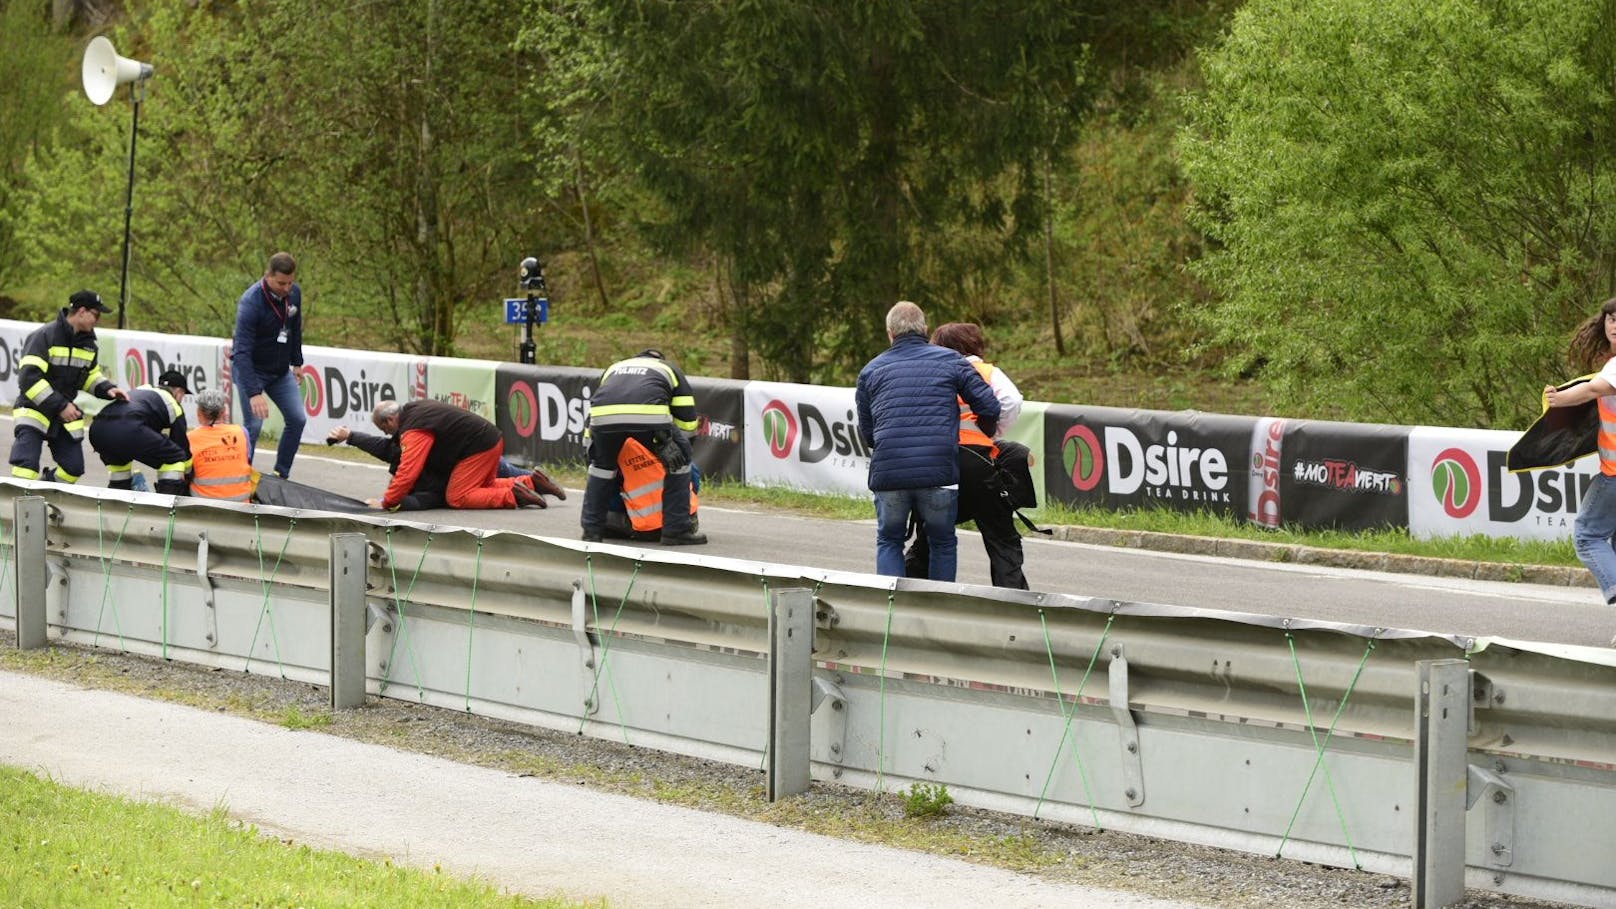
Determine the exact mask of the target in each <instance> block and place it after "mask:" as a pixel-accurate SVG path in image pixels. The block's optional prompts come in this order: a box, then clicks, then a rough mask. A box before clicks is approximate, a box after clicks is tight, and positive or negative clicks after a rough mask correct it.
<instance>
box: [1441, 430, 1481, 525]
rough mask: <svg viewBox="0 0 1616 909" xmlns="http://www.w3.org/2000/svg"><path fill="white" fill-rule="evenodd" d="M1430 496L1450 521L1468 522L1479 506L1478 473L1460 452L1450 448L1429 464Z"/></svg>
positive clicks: (1467, 454)
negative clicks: (1452, 519) (1431, 495)
mask: <svg viewBox="0 0 1616 909" xmlns="http://www.w3.org/2000/svg"><path fill="white" fill-rule="evenodd" d="M1431 492H1432V493H1434V494H1435V495H1436V500H1437V502H1439V503H1441V505H1442V510H1443V511H1444V512H1446V513H1447V515H1448V517H1450V518H1457V519H1463V518H1468V517H1470V515H1471V514H1472V513H1473V512H1474V511H1475V510H1476V506H1477V505H1480V504H1481V495H1482V490H1481V470H1480V469H1479V468H1478V467H1476V459H1475V458H1472V457H1471V456H1470V452H1468V451H1465V450H1464V449H1463V448H1449V449H1447V450H1445V451H1443V452H1441V453H1440V454H1438V455H1437V456H1436V459H1435V460H1433V461H1432V462H1431Z"/></svg>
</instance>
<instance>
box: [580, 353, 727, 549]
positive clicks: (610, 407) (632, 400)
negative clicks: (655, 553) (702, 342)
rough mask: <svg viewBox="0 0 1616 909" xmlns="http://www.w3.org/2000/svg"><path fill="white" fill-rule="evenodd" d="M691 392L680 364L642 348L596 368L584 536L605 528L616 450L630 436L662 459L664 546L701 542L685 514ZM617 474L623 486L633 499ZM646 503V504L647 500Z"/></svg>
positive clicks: (593, 538)
mask: <svg viewBox="0 0 1616 909" xmlns="http://www.w3.org/2000/svg"><path fill="white" fill-rule="evenodd" d="M696 416H697V414H696V396H695V394H694V393H693V392H692V391H691V388H690V381H689V380H688V379H686V378H685V375H684V373H682V372H680V371H679V367H677V366H674V365H673V364H672V363H669V362H668V361H667V359H666V358H665V357H663V356H662V352H661V351H659V350H649V349H647V350H642V351H640V352H639V353H638V354H637V355H635V356H633V357H630V358H629V359H627V360H620V361H618V362H616V363H613V364H612V365H611V366H608V367H607V368H606V371H605V372H603V373H601V376H600V383H599V384H598V385H597V386H596V388H595V393H594V394H593V395H591V396H590V399H589V426H588V433H589V482H588V485H586V486H585V487H584V504H583V509H582V514H581V515H580V517H579V524H580V525H581V526H582V527H583V538H584V539H585V540H586V541H589V542H592V543H598V542H600V540H601V539H602V537H603V535H604V534H605V531H606V508H607V503H608V502H609V501H610V500H611V499H612V497H613V496H616V495H617V494H618V491H617V472H618V456H619V455H620V454H621V453H622V451H623V446H624V445H626V444H627V443H628V442H629V440H631V439H632V440H634V441H635V442H638V443H639V444H640V445H642V446H644V447H645V449H646V450H647V451H649V452H651V453H652V454H655V455H656V457H657V459H658V460H660V461H661V462H662V465H663V467H664V469H665V470H666V474H665V475H664V478H663V480H664V482H663V485H662V496H661V502H660V508H661V512H662V522H661V523H662V545H664V546H699V545H701V544H703V543H706V542H707V537H705V536H703V535H702V534H699V533H697V532H696V528H695V524H694V522H693V520H692V518H691V513H690V460H691V451H690V440H689V439H688V438H686V437H685V433H687V432H693V431H695V429H696ZM631 483H632V480H631V478H629V477H628V476H626V475H625V476H624V478H623V486H624V489H625V490H627V491H629V492H630V495H631V496H632V497H634V498H639V496H638V495H635V494H634V490H633V489H632V488H631ZM645 504H646V505H647V506H648V505H649V504H650V502H649V500H646V502H645Z"/></svg>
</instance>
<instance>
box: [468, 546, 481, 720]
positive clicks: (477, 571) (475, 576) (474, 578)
mask: <svg viewBox="0 0 1616 909" xmlns="http://www.w3.org/2000/svg"><path fill="white" fill-rule="evenodd" d="M482 576H483V539H482V537H478V538H477V564H476V566H475V567H474V568H473V569H472V574H471V611H470V615H468V616H467V617H466V712H467V713H470V712H471V635H472V632H473V631H474V630H475V629H476V627H477V582H478V581H479V580H481V579H482Z"/></svg>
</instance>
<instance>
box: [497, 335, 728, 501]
mask: <svg viewBox="0 0 1616 909" xmlns="http://www.w3.org/2000/svg"><path fill="white" fill-rule="evenodd" d="M600 372H601V371H600V370H598V369H583V368H579V367H571V366H526V365H522V364H519V363H502V364H500V365H499V367H498V368H497V369H496V371H495V376H494V400H495V401H496V402H497V403H496V405H495V407H494V422H495V424H496V425H498V426H499V431H500V433H501V434H502V435H503V436H504V437H505V456H506V457H508V458H511V459H512V460H514V461H517V462H518V463H524V464H582V463H583V462H584V459H585V455H586V453H587V448H586V445H585V442H584V422H585V420H586V418H587V417H588V416H589V399H590V396H591V395H592V394H593V393H594V390H595V383H596V380H598V379H599V378H600ZM690 385H691V388H692V389H693V390H694V391H695V395H696V410H697V411H698V412H699V414H700V416H699V418H698V420H699V426H698V427H697V430H696V433H695V434H694V435H693V436H692V438H691V446H692V447H693V448H694V450H695V455H696V463H697V464H700V465H701V470H702V474H703V475H704V476H708V477H712V478H714V479H717V478H725V479H734V480H739V479H742V478H744V477H745V475H746V464H745V453H746V451H745V446H744V445H743V444H742V442H743V441H744V439H745V435H744V432H743V430H744V421H745V410H746V408H745V406H744V404H745V395H744V394H743V392H744V390H745V388H746V383H745V382H742V381H739V380H735V379H706V378H697V377H691V379H690Z"/></svg>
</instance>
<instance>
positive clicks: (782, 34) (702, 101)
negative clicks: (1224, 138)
mask: <svg viewBox="0 0 1616 909" xmlns="http://www.w3.org/2000/svg"><path fill="white" fill-rule="evenodd" d="M1078 12H1079V11H1078V7H1077V6H1076V4H1074V3H1071V2H1063V0H1040V2H1024V3H1018V4H1012V5H991V6H989V5H983V4H978V3H971V2H965V0H957V2H926V3H921V2H909V0H881V2H870V3H856V4H847V3H837V2H830V0H817V2H806V3H805V2H786V0H760V2H750V3H734V4H710V3H677V2H668V0H661V2H628V0H550V2H546V3H543V4H541V5H540V7H539V9H538V10H536V15H535V18H534V22H535V24H534V25H533V27H531V28H530V29H528V30H527V31H526V32H525V33H524V37H523V40H524V42H525V43H526V44H527V45H528V46H531V47H534V48H535V49H537V50H538V51H539V52H540V53H541V55H542V56H543V58H544V60H545V63H546V69H545V72H544V77H543V79H541V80H540V82H539V83H538V84H537V86H536V88H537V92H538V96H539V97H540V99H541V104H542V106H543V108H544V111H545V112H546V113H547V119H546V120H545V121H544V125H545V131H546V132H548V133H549V134H551V135H555V136H564V137H567V138H568V140H569V141H574V142H576V143H578V146H579V147H580V148H585V149H588V151H589V154H590V155H591V156H592V157H593V158H595V159H597V160H600V161H603V162H608V163H609V166H610V167H614V168H619V169H621V170H622V171H623V172H627V173H632V174H634V175H635V176H636V178H637V179H638V180H639V182H640V183H641V185H642V186H643V187H644V188H645V190H646V191H647V192H649V193H650V194H651V199H650V200H649V202H650V204H648V205H647V206H646V207H645V209H644V210H643V211H642V215H643V222H644V225H645V226H646V228H647V230H648V236H650V237H652V238H653V239H654V240H655V242H656V243H657V245H658V248H660V249H662V250H665V251H668V252H676V253H683V254H687V255H688V254H692V253H698V252H707V253H710V254H712V255H713V256H715V257H716V259H717V260H718V262H719V263H720V266H719V270H720V272H721V273H722V275H723V277H724V280H723V282H722V283H723V284H724V285H725V286H726V287H727V288H728V294H727V296H728V298H729V300H730V301H731V302H732V304H733V309H732V311H731V313H730V318H731V319H732V320H733V321H734V323H735V324H736V325H737V326H738V327H739V332H740V334H741V336H742V338H743V340H744V342H745V343H743V344H740V345H738V346H737V350H738V352H739V353H740V354H741V355H742V356H744V353H745V351H747V350H749V349H754V350H756V351H757V352H758V354H759V355H760V356H761V358H762V360H763V361H764V363H765V364H766V366H767V367H768V368H769V371H770V372H771V373H774V374H777V375H780V376H782V377H786V378H790V379H793V380H798V381H809V380H841V381H846V380H847V379H849V378H850V377H851V375H852V374H853V372H854V371H856V369H857V367H858V366H859V365H860V364H861V363H862V362H863V361H864V359H866V358H867V357H868V356H869V355H871V354H872V353H873V352H874V351H876V350H878V349H879V348H880V347H882V346H884V345H885V342H886V339H885V335H884V332H883V327H882V314H883V313H884V312H885V310H886V309H887V308H888V307H889V306H890V305H891V304H892V303H893V302H894V301H896V300H898V299H902V298H909V299H915V300H917V301H920V302H922V303H923V304H925V305H927V306H928V308H929V309H930V310H931V312H932V314H933V316H934V318H936V319H939V320H940V319H942V318H945V317H948V316H949V315H951V314H956V313H959V312H961V311H963V310H964V309H965V307H966V305H967V303H966V302H965V298H966V297H967V296H968V295H969V293H970V288H971V286H972V283H973V281H979V280H980V279H981V278H982V276H983V275H987V274H992V273H995V272H1003V271H1005V270H1006V269H1007V267H1008V265H1009V264H1010V261H1011V260H1012V259H1013V258H1014V257H1015V256H1016V255H1019V254H1020V253H1022V252H1023V251H1024V248H1025V242H1024V241H1025V238H1026V235H1027V232H1029V231H1034V230H1036V229H1037V227H1038V225H1039V214H1040V195H1041V188H1042V187H1041V184H1040V177H1039V174H1040V171H1039V170H1038V169H1037V168H1036V166H1035V165H1036V164H1037V163H1038V162H1039V161H1040V160H1041V159H1042V154H1043V153H1044V151H1045V150H1047V148H1048V147H1049V145H1050V144H1051V136H1052V135H1053V134H1054V133H1055V131H1056V127H1057V124H1058V122H1061V121H1063V120H1066V119H1070V118H1071V117H1072V116H1073V109H1074V103H1075V99H1076V98H1077V95H1078V92H1079V88H1080V86H1081V84H1082V80H1081V61H1082V59H1083V52H1082V41H1081V24H1082V23H1081V19H1080V17H1079V14H1078ZM939 301H940V302H939ZM745 369H746V367H745V365H744V362H738V363H736V364H734V365H733V371H734V372H736V373H737V374H744V372H745Z"/></svg>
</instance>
